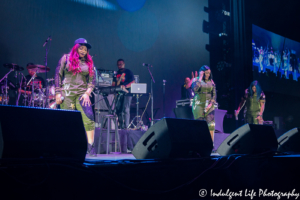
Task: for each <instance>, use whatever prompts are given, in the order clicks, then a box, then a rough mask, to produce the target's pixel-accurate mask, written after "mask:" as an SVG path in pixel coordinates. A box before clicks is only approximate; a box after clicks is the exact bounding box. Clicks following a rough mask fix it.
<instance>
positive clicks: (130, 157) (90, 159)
mask: <svg viewBox="0 0 300 200" xmlns="http://www.w3.org/2000/svg"><path fill="white" fill-rule="evenodd" d="M211 156H219V154H218V153H212V154H211ZM107 160H111V161H118V160H137V159H136V158H135V157H134V156H133V155H132V154H131V153H127V154H124V153H121V154H113V153H111V154H97V156H96V157H95V156H86V158H85V161H87V162H95V161H96V162H99V161H107ZM148 160H153V159H148Z"/></svg>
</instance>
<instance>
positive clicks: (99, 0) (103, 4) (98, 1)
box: [72, 0, 117, 10]
mask: <svg viewBox="0 0 300 200" xmlns="http://www.w3.org/2000/svg"><path fill="white" fill-rule="evenodd" d="M72 1H74V2H77V3H82V4H86V5H89V6H93V7H97V8H102V9H105V10H117V7H116V6H115V5H114V4H112V3H110V2H107V1H105V0H72Z"/></svg>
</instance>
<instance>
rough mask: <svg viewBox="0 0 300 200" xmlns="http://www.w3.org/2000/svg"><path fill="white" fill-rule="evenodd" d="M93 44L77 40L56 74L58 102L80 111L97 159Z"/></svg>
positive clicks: (59, 64)
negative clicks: (91, 53)
mask: <svg viewBox="0 0 300 200" xmlns="http://www.w3.org/2000/svg"><path fill="white" fill-rule="evenodd" d="M89 49H91V45H90V44H89V43H87V41H86V40H85V39H84V38H79V39H77V40H76V41H75V43H74V46H73V48H72V50H71V52H70V53H69V54H65V55H63V57H62V58H61V59H60V61H59V62H58V66H57V67H56V71H55V93H56V103H57V104H60V107H61V109H66V110H75V109H76V110H79V111H80V112H81V115H82V120H83V124H84V128H85V131H86V135H87V140H88V149H87V153H88V154H90V155H91V156H94V155H95V153H94V129H95V121H94V114H93V110H92V106H91V101H90V96H91V92H92V91H93V89H94V87H95V81H96V78H95V68H94V63H93V60H92V57H91V56H90V55H89Z"/></svg>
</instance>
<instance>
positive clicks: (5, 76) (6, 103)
mask: <svg viewBox="0 0 300 200" xmlns="http://www.w3.org/2000/svg"><path fill="white" fill-rule="evenodd" d="M12 71H14V68H12V69H10V71H9V72H8V73H7V74H5V75H4V77H3V78H2V79H1V80H0V83H1V82H2V81H3V80H4V79H5V105H8V101H7V76H8V75H9V74H10V73H11V72H12ZM2 105H4V96H3V94H2Z"/></svg>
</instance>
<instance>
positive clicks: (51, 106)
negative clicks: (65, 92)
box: [49, 96, 65, 109]
mask: <svg viewBox="0 0 300 200" xmlns="http://www.w3.org/2000/svg"><path fill="white" fill-rule="evenodd" d="M60 99H61V100H62V101H63V100H64V99H65V97H63V96H61V97H60ZM56 105H57V103H56V101H54V102H52V103H51V104H50V105H49V108H52V109H55V108H56Z"/></svg>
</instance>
